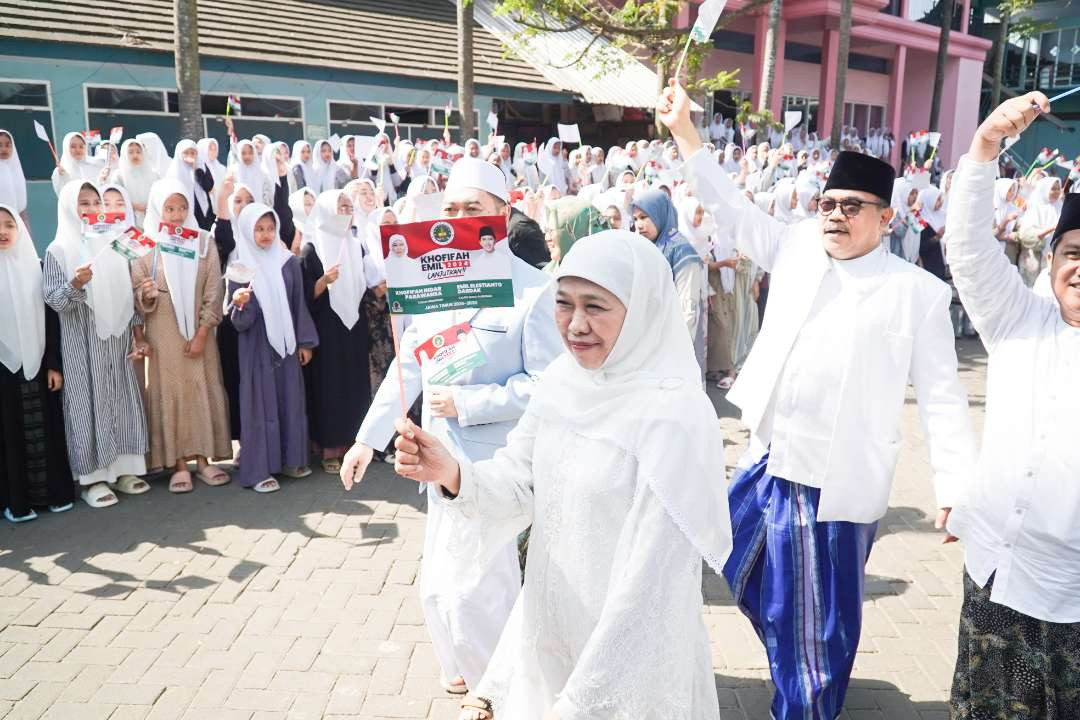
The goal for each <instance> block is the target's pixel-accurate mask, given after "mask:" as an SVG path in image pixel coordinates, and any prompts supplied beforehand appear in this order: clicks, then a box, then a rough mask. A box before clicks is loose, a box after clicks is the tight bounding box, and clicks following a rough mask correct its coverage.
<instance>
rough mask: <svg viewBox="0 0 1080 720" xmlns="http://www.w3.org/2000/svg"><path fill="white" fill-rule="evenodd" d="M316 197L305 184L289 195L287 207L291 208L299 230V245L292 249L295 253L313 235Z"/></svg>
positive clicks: (297, 252)
mask: <svg viewBox="0 0 1080 720" xmlns="http://www.w3.org/2000/svg"><path fill="white" fill-rule="evenodd" d="M318 198H319V196H318V195H316V194H315V191H314V190H312V189H311V188H310V187H306V186H305V187H302V188H300V189H299V190H297V191H296V192H294V193H293V194H291V195H289V209H290V210H292V214H293V222H294V223H295V225H296V229H297V230H298V231H299V232H300V247H297V248H295V249H294V250H293V253H294V254H296V255H298V254H300V250H301V248H303V246H304V245H305V244H306V243H309V242H311V241H312V240H313V239H314V237H315V201H316V200H318Z"/></svg>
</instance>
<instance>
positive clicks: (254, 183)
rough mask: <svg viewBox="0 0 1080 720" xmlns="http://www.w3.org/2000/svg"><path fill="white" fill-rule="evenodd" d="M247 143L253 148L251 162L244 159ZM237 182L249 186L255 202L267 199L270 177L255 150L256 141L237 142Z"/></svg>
mask: <svg viewBox="0 0 1080 720" xmlns="http://www.w3.org/2000/svg"><path fill="white" fill-rule="evenodd" d="M245 145H247V146H248V147H250V148H251V162H250V163H245V162H244V159H243V157H244V156H243V154H242V151H243V149H244V146H245ZM267 147H269V146H267ZM264 149H265V148H264ZM275 172H276V171H275ZM236 182H237V183H243V184H244V185H245V186H247V188H248V189H249V190H250V191H251V196H252V197H253V198H255V202H257V203H261V202H263V201H264V200H266V197H267V196H266V191H267V186H268V185H269V183H270V179H269V178H268V177H266V173H264V172H263V169H262V164H261V163H260V158H259V154H258V153H257V152H255V143H253V142H251V141H250V140H241V141H240V142H238V143H236ZM253 227H254V226H253Z"/></svg>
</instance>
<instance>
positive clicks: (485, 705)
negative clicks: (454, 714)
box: [461, 695, 495, 720]
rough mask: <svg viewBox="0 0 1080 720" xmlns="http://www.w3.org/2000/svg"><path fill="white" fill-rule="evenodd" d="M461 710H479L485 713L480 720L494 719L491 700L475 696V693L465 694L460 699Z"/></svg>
mask: <svg viewBox="0 0 1080 720" xmlns="http://www.w3.org/2000/svg"><path fill="white" fill-rule="evenodd" d="M461 709H462V710H468V709H473V710H480V711H481V712H483V713H485V715H484V717H483V718H482V719H481V720H494V718H495V715H494V713H493V712H492V710H491V701H490V700H488V699H487V698H482V697H476V696H475V695H467V696H466V697H465V698H464V699H462V701H461Z"/></svg>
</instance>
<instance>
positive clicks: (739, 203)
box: [656, 81, 789, 271]
mask: <svg viewBox="0 0 1080 720" xmlns="http://www.w3.org/2000/svg"><path fill="white" fill-rule="evenodd" d="M656 112H657V115H658V116H659V118H660V120H661V122H663V123H664V125H666V126H667V127H668V129H670V130H671V136H672V137H673V138H675V142H676V143H678V145H679V152H680V153H681V154H682V156H683V157H685V158H687V161H686V163H685V164H684V165H683V168H682V172H683V177H684V178H685V179H686V184H687V185H688V186H689V187H690V190H691V191H692V192H693V193H694V196H695V197H697V198H698V199H699V200H701V204H702V205H704V206H705V209H706V210H708V211H709V212H710V213H711V214H712V216H713V217H714V218H716V221H717V223H723V222H730V223H731V224H732V229H733V234H734V236H735V239H736V240H735V242H736V246H737V247H738V248H739V250H740V251H741V252H742V253H743V254H744V255H747V256H749V257H750V259H752V260H753V261H754V262H755V263H757V264H758V265H760V266H761V267H763V268H765V270H766V271H771V270H772V268H773V265H774V264H775V262H776V257H777V255H778V254H779V252H780V250H781V248H782V246H783V241H784V238H785V237H786V236H787V233H788V232H789V228H788V226H787V225H786V224H785V223H782V222H780V221H778V220H776V219H774V218H773V217H771V216H770V215H769V214H768V213H765V212H762V211H761V210H760V209H759V208H757V207H756V206H755V205H754V204H753V203H752V202H750V200H749V199H747V197H746V195H745V194H744V193H743V191H741V190H739V188H737V187H735V184H734V183H733V182H731V180H730V179H729V178H728V176H727V174H725V173H724V171H723V170H722V169H721V167H720V165H719V164H717V162H716V161H715V160H714V159H713V157H712V155H710V154H709V152H708V150H707V149H705V147H704V145H703V144H702V142H701V138H700V137H699V136H698V134H697V130H696V129H695V128H694V124H693V121H691V119H690V98H689V97H688V96H687V94H686V91H685V90H683V89H682V87H681V86H680V85H678V84H676V83H675V82H674V81H672V83H671V85H669V86H668V87H667V88H665V89H664V93H663V95H662V96H661V97H660V101H659V103H658V105H657V108H656Z"/></svg>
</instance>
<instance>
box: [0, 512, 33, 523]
mask: <svg viewBox="0 0 1080 720" xmlns="http://www.w3.org/2000/svg"><path fill="white" fill-rule="evenodd" d="M4 517H5V518H6V519H7V521H8V522H13V523H24V522H30V521H31V520H37V513H36V512H34V510H33V509H32V508H31V510H30V512H28V513H27V514H25V515H23V516H21V517H15V513H13V512H11V508H4Z"/></svg>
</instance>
